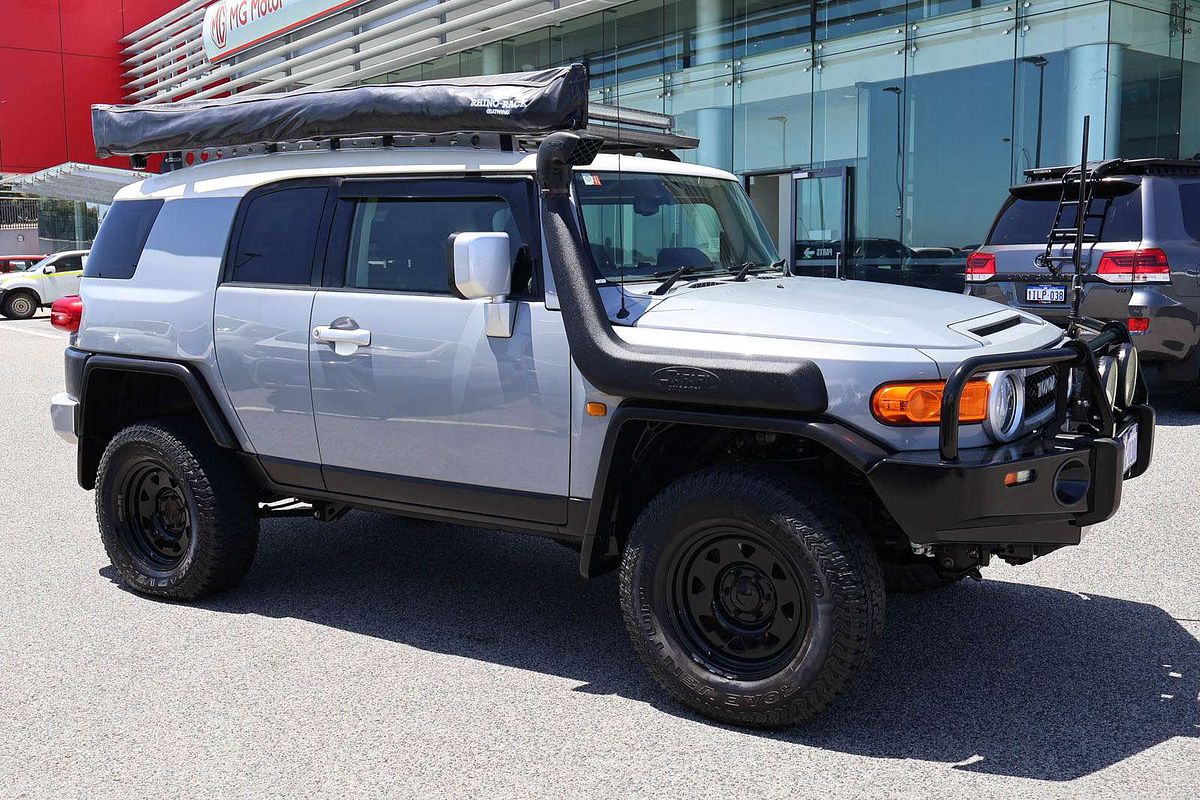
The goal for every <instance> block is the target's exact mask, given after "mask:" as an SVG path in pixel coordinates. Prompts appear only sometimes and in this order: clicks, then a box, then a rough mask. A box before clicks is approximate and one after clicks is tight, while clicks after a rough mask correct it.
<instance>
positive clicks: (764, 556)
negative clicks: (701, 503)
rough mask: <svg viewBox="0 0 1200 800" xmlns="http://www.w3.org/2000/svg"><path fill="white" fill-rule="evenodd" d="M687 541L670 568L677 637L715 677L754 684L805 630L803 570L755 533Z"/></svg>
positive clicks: (707, 534)
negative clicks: (687, 544)
mask: <svg viewBox="0 0 1200 800" xmlns="http://www.w3.org/2000/svg"><path fill="white" fill-rule="evenodd" d="M689 538H693V539H694V541H693V542H692V543H691V544H690V545H689V546H688V547H685V548H681V549H680V550H678V551H677V552H676V554H675V556H674V558H673V559H672V563H671V564H670V565H669V567H668V569H669V570H670V572H671V576H670V581H671V583H672V584H673V586H674V589H675V591H674V593H673V595H672V598H671V612H672V621H673V622H674V624H675V626H676V628H677V630H678V631H679V634H680V636H681V637H683V638H684V639H685V640H686V641H687V643H688V647H689V649H690V650H691V651H692V652H693V653H695V654H696V655H697V657H698V658H699V659H700V660H701V661H702V662H703V663H704V665H705V666H706V667H707V668H708V669H709V670H711V671H712V672H714V673H716V674H719V675H724V676H725V677H727V678H731V679H733V680H742V681H749V680H756V679H759V678H762V677H765V676H769V675H771V674H772V673H774V672H776V671H777V670H778V669H779V667H780V666H781V665H783V664H785V663H787V662H788V661H790V660H791V658H792V657H793V656H794V655H795V652H796V650H798V649H799V647H800V645H801V643H802V642H803V639H804V634H805V632H806V631H807V629H808V603H807V601H806V599H805V598H806V596H807V595H808V590H807V588H806V587H804V586H802V585H801V582H800V577H799V570H797V569H796V567H795V566H794V565H793V564H792V562H791V560H790V559H789V558H788V557H787V556H786V555H784V554H783V553H781V552H779V550H778V549H777V548H776V547H775V546H774V545H773V544H771V543H770V542H769V541H767V539H766V538H765V537H763V536H761V535H760V534H759V533H758V532H757V531H755V530H753V529H750V528H741V527H734V526H720V527H716V528H714V529H711V530H709V531H696V532H694V533H691V534H690V536H689Z"/></svg>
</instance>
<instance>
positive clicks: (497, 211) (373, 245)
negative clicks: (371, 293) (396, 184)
mask: <svg viewBox="0 0 1200 800" xmlns="http://www.w3.org/2000/svg"><path fill="white" fill-rule="evenodd" d="M465 231H475V232H489V231H490V232H493V233H507V234H508V243H509V248H510V252H511V254H512V259H513V294H515V295H521V294H528V293H529V291H530V290H531V287H532V280H533V259H532V256H531V248H530V247H529V245H528V241H529V239H528V236H529V225H528V220H525V221H521V220H519V219H518V217H517V215H516V214H514V212H513V209H512V207H511V206H510V205H509V203H508V201H507V200H505V199H504V198H502V197H444V198H443V197H436V198H428V199H425V198H421V199H411V198H385V197H380V198H364V199H361V200H359V201H358V202H357V203H356V204H355V208H354V221H353V223H352V227H351V231H350V249H349V253H348V254H347V259H346V286H350V287H353V288H356V289H386V290H391V291H404V292H429V293H436V294H446V293H449V291H450V283H449V277H448V276H449V271H450V270H449V257H450V250H449V239H450V236H451V235H453V234H455V233H462V232H465Z"/></svg>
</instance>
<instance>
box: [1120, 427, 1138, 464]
mask: <svg viewBox="0 0 1200 800" xmlns="http://www.w3.org/2000/svg"><path fill="white" fill-rule="evenodd" d="M1121 442H1122V443H1123V444H1124V445H1125V468H1124V469H1122V470H1121V472H1122V474H1124V473H1126V472H1129V470H1130V469H1131V468H1132V467H1133V465H1134V464H1136V463H1137V454H1138V426H1137V425H1131V426H1130V427H1129V429H1128V430H1126V431H1125V432H1124V433H1122V434H1121Z"/></svg>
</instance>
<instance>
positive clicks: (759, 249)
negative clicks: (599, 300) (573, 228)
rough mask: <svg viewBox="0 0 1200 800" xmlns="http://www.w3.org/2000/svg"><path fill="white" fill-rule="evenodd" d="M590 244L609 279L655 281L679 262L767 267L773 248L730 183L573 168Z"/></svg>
mask: <svg viewBox="0 0 1200 800" xmlns="http://www.w3.org/2000/svg"><path fill="white" fill-rule="evenodd" d="M575 193H576V196H577V197H578V198H579V204H580V208H581V209H582V213H583V223H584V228H585V229H586V230H585V233H584V235H585V236H586V237H587V240H588V244H589V245H590V246H591V249H592V255H593V257H594V258H595V261H596V266H597V268H598V269H599V271H600V275H601V277H603V278H605V279H606V280H609V281H644V280H648V279H653V278H661V277H665V276H666V275H669V274H670V273H672V272H674V271H675V270H678V269H680V268H682V267H690V268H691V270H690V273H689V274H693V275H697V274H720V273H727V272H732V271H736V270H737V269H738V268H739V267H741V266H743V265H744V264H747V263H749V264H752V265H754V266H760V267H769V266H771V264H772V263H773V262H775V261H776V260H778V258H779V256H778V254H777V253H776V252H775V245H774V244H773V243H772V242H771V239H770V237H769V236H768V234H767V232H766V229H765V228H763V224H762V222H761V221H760V220H759V218H758V215H757V214H755V213H754V209H753V208H752V207H751V205H750V201H749V199H748V198H747V197H746V193H745V191H743V190H742V187H741V185H740V184H739V183H737V182H736V181H731V180H723V179H720V178H699V177H695V176H692V175H659V174H650V173H639V172H579V173H576V175H575Z"/></svg>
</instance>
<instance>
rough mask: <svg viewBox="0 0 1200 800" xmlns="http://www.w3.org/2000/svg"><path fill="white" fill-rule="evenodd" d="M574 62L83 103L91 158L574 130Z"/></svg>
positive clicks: (580, 125) (581, 72)
mask: <svg viewBox="0 0 1200 800" xmlns="http://www.w3.org/2000/svg"><path fill="white" fill-rule="evenodd" d="M587 88H588V76H587V70H586V68H585V67H584V66H583V65H582V64H572V65H570V66H566V67H557V68H554V69H545V70H540V71H537V72H519V73H511V74H507V75H485V76H479V77H471V78H452V79H445V80H431V81H416V82H412V83H398V84H391V85H386V86H357V87H352V88H343V89H325V90H320V91H308V92H304V91H301V92H291V93H287V94H262V95H246V96H239V95H234V96H232V97H225V98H219V99H210V100H194V101H189V100H182V101H179V102H176V103H161V104H146V105H135V106H118V105H95V106H92V135H93V137H94V139H95V142H96V153H97V155H99V156H100V157H102V158H104V157H107V156H110V155H145V154H149V153H164V152H172V151H188V150H200V149H204V148H209V147H236V146H241V145H254V144H275V143H280V142H301V141H305V140H310V139H331V138H339V137H354V136H360V137H362V136H381V135H390V134H429V135H438V134H448V133H465V132H487V133H498V134H511V135H517V136H521V135H536V134H545V133H549V132H551V131H556V130H582V129H584V128H586V127H587V124H588V101H587Z"/></svg>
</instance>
